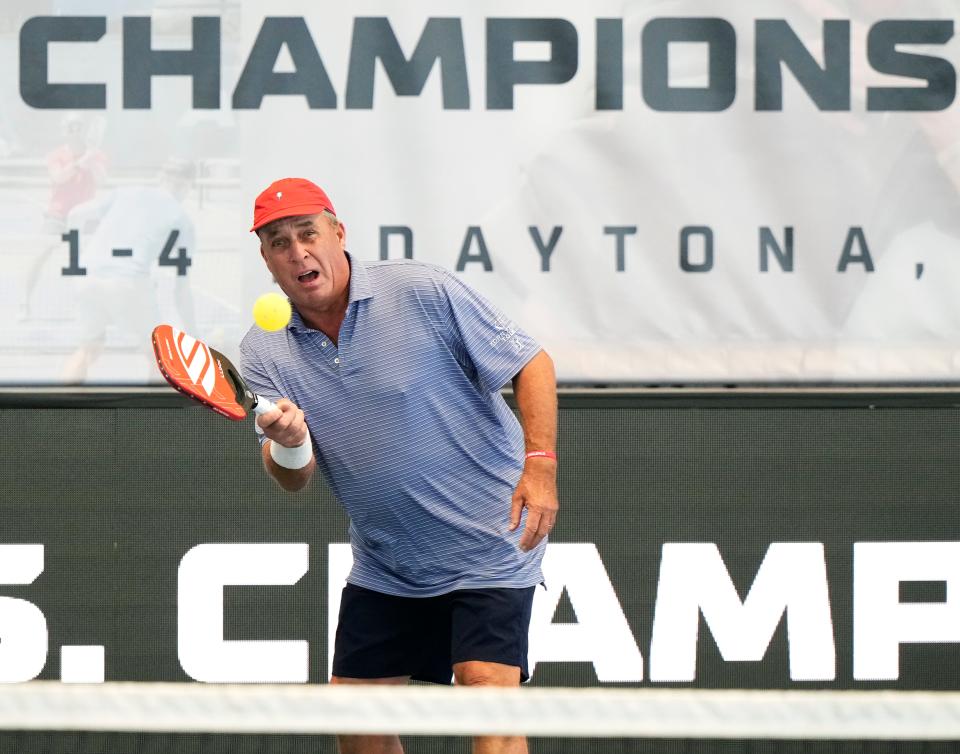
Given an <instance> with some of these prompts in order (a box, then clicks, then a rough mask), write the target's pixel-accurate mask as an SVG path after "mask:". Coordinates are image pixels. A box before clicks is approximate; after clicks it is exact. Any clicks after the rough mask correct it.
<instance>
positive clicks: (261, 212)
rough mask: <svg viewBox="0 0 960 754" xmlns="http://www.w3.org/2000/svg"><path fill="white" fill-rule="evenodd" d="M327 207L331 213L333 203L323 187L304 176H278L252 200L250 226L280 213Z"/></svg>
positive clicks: (309, 212)
mask: <svg viewBox="0 0 960 754" xmlns="http://www.w3.org/2000/svg"><path fill="white" fill-rule="evenodd" d="M324 210H327V211H328V212H330V213H331V214H333V215H336V214H337V213H336V212H334V211H333V204H332V203H331V202H330V197H328V196H327V195H326V193H325V192H324V190H323V189H322V188H320V187H319V186H318V185H317V184H315V183H313V182H312V181H308V180H307V179H306V178H281V179H280V180H279V181H274V182H273V183H271V184H270V185H269V186H267V187H266V188H265V189H264V190H263V191H262V192H260V196H258V197H257V200H256V201H255V202H254V203H253V227H252V228H250V230H251V231H254V230H256V229H257V228H261V227H263V226H264V225H266V224H267V223H269V222H272V221H274V220H279V219H280V218H281V217H295V216H297V215H318V214H320V213H321V212H323V211H324Z"/></svg>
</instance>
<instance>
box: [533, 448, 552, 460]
mask: <svg viewBox="0 0 960 754" xmlns="http://www.w3.org/2000/svg"><path fill="white" fill-rule="evenodd" d="M527 458H552V459H553V460H554V461H556V460H557V454H556V453H554V452H553V451H552V450H531V451H529V452H528V453H527Z"/></svg>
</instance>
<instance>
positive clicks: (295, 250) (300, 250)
mask: <svg viewBox="0 0 960 754" xmlns="http://www.w3.org/2000/svg"><path fill="white" fill-rule="evenodd" d="M306 253H307V252H306V250H305V246H304V244H302V243H300V241H298V240H296V239H294V240H293V241H291V242H290V245H289V246H288V247H287V256H288V257H290V259H292V260H294V261H299V260H301V259H303V257H304V256H305V255H306Z"/></svg>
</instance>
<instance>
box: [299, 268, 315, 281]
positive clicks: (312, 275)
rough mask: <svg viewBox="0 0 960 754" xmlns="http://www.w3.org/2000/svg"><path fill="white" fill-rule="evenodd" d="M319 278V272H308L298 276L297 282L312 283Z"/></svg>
mask: <svg viewBox="0 0 960 754" xmlns="http://www.w3.org/2000/svg"><path fill="white" fill-rule="evenodd" d="M318 277H320V273H319V272H317V271H316V270H308V271H307V272H304V273H303V274H301V275H297V280H299V281H300V282H301V283H312V282H313V281H314V280H316V279H317V278H318Z"/></svg>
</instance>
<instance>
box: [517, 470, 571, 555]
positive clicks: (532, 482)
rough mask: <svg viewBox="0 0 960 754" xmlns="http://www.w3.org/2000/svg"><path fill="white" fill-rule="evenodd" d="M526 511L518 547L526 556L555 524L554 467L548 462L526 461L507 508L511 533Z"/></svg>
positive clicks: (555, 472) (555, 478) (556, 509)
mask: <svg viewBox="0 0 960 754" xmlns="http://www.w3.org/2000/svg"><path fill="white" fill-rule="evenodd" d="M524 508H526V509H527V523H526V526H524V528H523V535H522V536H521V537H520V542H519V545H518V546H519V547H520V549H521V550H523V551H524V552H528V551H529V550H532V549H533V548H534V547H536V546H537V545H538V544H540V542H541V540H542V539H543V538H544V537H546V536H547V535H548V534H549V533H550V530H551V529H553V525H554V524H555V523H556V521H557V511H558V510H559V508H560V503H559V502H558V500H557V463H556V461H554V460H553V459H551V458H529V459H527V463H526V465H525V466H524V467H523V474H522V475H521V476H520V481H519V482H518V483H517V489H516V490H515V491H514V493H513V501H512V505H511V507H510V531H514V530H515V529H516V528H517V527H518V526H519V525H520V514H521V513H522V512H523V509H524Z"/></svg>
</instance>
